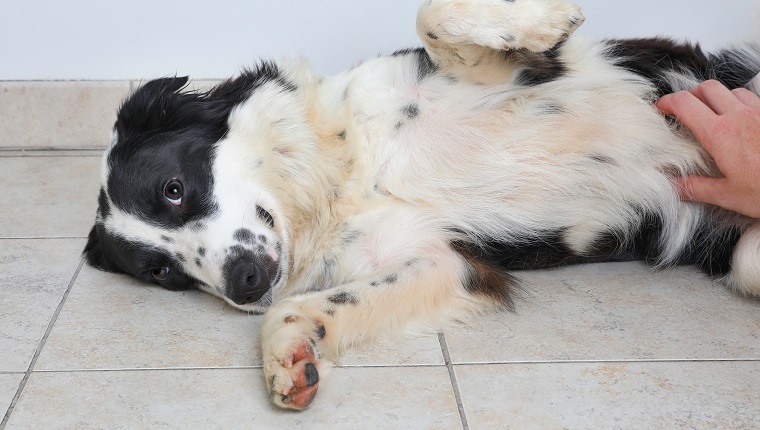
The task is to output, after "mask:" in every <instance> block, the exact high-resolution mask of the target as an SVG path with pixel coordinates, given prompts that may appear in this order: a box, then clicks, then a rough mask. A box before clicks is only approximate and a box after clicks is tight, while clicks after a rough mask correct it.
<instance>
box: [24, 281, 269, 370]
mask: <svg viewBox="0 0 760 430" xmlns="http://www.w3.org/2000/svg"><path fill="white" fill-rule="evenodd" d="M259 319H260V317H259V316H255V315H249V314H246V313H243V312H240V311H238V310H236V309H233V308H232V307H230V306H228V305H226V304H225V303H224V302H223V301H222V300H221V299H218V298H215V297H212V296H211V295H209V294H206V293H203V292H201V291H183V292H174V291H168V290H164V289H161V288H159V287H156V286H152V285H148V284H143V283H140V282H138V281H137V280H135V279H133V278H130V277H127V276H122V275H115V274H111V273H104V272H100V271H98V270H95V269H93V268H91V267H89V266H85V267H84V268H83V269H82V271H81V273H80V275H79V277H78V278H77V281H76V283H75V284H74V287H73V288H72V290H71V293H70V294H69V296H68V299H67V300H66V304H65V305H64V307H63V309H62V310H61V314H60V315H59V317H58V320H57V321H56V324H55V326H54V328H53V330H52V331H51V333H50V336H49V337H48V340H47V342H46V344H45V347H44V348H43V350H42V353H41V354H40V357H39V360H38V361H37V366H36V367H35V369H36V370H50V369H53V370H62V369H63V370H65V369H124V368H130V369H131V368H163V367H217V366H252V365H254V364H256V363H255V362H254V357H255V346H256V337H257V336H258V332H257V330H256V327H257V324H258V322H257V321H258V320H259Z"/></svg>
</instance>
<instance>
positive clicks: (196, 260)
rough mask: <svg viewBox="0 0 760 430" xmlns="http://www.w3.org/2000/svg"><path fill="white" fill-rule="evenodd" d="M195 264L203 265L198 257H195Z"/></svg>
mask: <svg viewBox="0 0 760 430" xmlns="http://www.w3.org/2000/svg"><path fill="white" fill-rule="evenodd" d="M195 265H196V266H198V267H203V263H202V262H201V259H200V258H196V259H195Z"/></svg>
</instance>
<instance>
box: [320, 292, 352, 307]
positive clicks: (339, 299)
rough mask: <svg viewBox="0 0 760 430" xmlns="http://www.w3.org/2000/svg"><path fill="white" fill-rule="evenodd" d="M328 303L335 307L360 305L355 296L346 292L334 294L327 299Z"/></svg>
mask: <svg viewBox="0 0 760 430" xmlns="http://www.w3.org/2000/svg"><path fill="white" fill-rule="evenodd" d="M327 301H328V302H330V303H332V304H335V305H353V306H356V305H358V304H359V299H358V298H357V297H356V296H355V295H353V294H351V293H348V292H345V291H343V292H340V293H336V294H333V295H332V296H330V297H328V298H327Z"/></svg>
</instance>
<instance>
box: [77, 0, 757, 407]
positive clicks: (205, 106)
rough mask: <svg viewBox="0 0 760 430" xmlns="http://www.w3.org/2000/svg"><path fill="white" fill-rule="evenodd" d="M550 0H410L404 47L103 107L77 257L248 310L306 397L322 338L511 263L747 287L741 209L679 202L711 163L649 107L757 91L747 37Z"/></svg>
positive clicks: (753, 239)
mask: <svg viewBox="0 0 760 430" xmlns="http://www.w3.org/2000/svg"><path fill="white" fill-rule="evenodd" d="M583 21H584V17H583V15H582V13H581V10H580V9H579V8H578V7H577V6H576V5H574V4H573V3H570V2H569V1H566V0H520V1H516V2H514V1H503V0H425V1H423V2H422V4H421V6H420V8H419V13H418V19H417V31H418V34H419V35H420V38H421V40H422V44H423V45H424V47H422V48H417V49H407V50H402V51H398V52H396V53H394V54H393V55H390V56H385V57H380V58H377V59H374V60H371V61H366V62H364V63H361V64H359V65H358V66H356V67H354V68H353V69H351V70H348V71H346V72H344V73H341V74H338V75H335V76H329V77H318V76H315V75H313V74H312V72H311V71H310V69H309V67H308V65H307V64H305V63H304V62H288V61H281V62H277V63H275V62H269V61H263V62H260V63H259V64H258V65H256V66H255V67H252V68H250V69H247V70H244V71H243V72H242V73H241V74H240V75H239V76H237V77H234V78H232V79H230V80H227V81H226V82H223V83H221V84H219V85H217V86H216V87H214V88H212V89H210V90H209V91H205V92H201V91H189V90H187V89H186V88H185V87H186V85H187V82H188V79H187V78H183V77H169V78H163V79H156V80H153V81H150V82H147V83H145V84H144V85H142V86H141V87H140V88H138V89H137V90H136V91H134V93H133V94H131V95H130V96H129V97H128V98H127V99H126V100H125V101H124V102H123V104H122V106H121V107H120V109H119V112H118V116H117V121H116V124H115V127H114V131H113V138H112V142H111V145H110V148H109V149H108V150H107V152H106V154H105V156H104V164H103V182H102V188H101V190H100V195H99V198H98V211H97V215H96V221H95V225H94V227H93V228H92V230H91V232H90V235H89V239H88V243H87V246H86V249H85V251H84V252H85V255H86V257H87V261H88V262H89V264H91V265H92V266H94V267H96V268H99V269H101V270H105V271H110V272H119V273H126V274H129V275H132V276H134V277H136V278H138V279H141V280H143V281H145V282H148V283H154V284H158V285H160V286H162V287H165V288H168V289H171V290H177V289H191V288H192V289H200V290H203V291H206V292H209V293H211V294H213V295H216V296H218V297H221V298H222V299H224V300H225V301H226V302H228V303H229V304H230V305H232V306H234V307H236V308H239V309H241V310H244V311H248V312H253V313H265V316H264V320H263V325H262V329H261V333H260V336H261V339H262V353H263V358H264V374H265V378H266V385H267V389H268V390H269V395H270V397H271V399H272V400H273V402H274V403H275V404H276V405H278V406H280V407H283V408H290V409H303V408H305V407H307V406H308V405H309V404H310V403H311V402H312V400H313V398H314V396H315V395H316V393H317V389H318V387H319V384H320V374H321V373H323V372H324V370H326V368H327V366H329V364H330V363H331V362H335V361H336V360H337V359H338V358H339V357H340V355H341V353H342V352H344V351H345V350H347V349H348V348H351V347H353V346H356V345H360V344H368V343H371V342H372V340H373V339H375V338H377V337H378V336H380V335H381V334H386V333H400V332H403V331H411V330H413V331H419V330H438V329H440V328H442V327H445V326H447V325H448V324H451V323H452V322H459V321H466V320H467V319H468V318H472V317H473V316H476V315H478V314H481V313H483V312H486V311H491V310H494V309H511V308H512V306H513V299H514V297H515V293H516V292H517V291H519V289H520V281H519V279H518V278H516V277H515V276H514V272H515V271H516V270H520V269H541V268H550V267H556V266H560V265H568V264H578V263H590V262H604V261H625V260H645V261H647V262H648V263H650V264H651V265H652V266H653V267H655V268H661V267H668V266H673V265H681V264H689V265H696V266H698V267H700V268H701V269H702V270H704V271H705V272H706V273H707V274H708V275H709V276H711V277H713V278H715V279H716V280H718V281H720V282H722V283H723V284H725V285H726V286H728V287H729V288H731V289H733V290H735V291H737V292H738V293H740V294H744V295H750V296H758V295H760V271H759V270H757V268H756V267H758V263H760V223H758V221H757V220H753V219H750V218H746V217H742V216H740V215H737V214H734V213H730V212H727V211H724V210H722V209H719V208H715V207H709V206H707V205H701V204H696V203H688V202H682V201H680V199H679V196H678V190H677V188H676V186H675V185H674V183H673V179H674V178H675V177H677V176H680V175H686V174H702V175H713V176H716V175H719V172H718V171H717V169H716V167H715V165H714V163H713V162H712V161H711V159H710V157H709V155H708V154H707V153H706V152H705V151H704V150H703V149H702V148H701V146H700V145H699V144H698V142H697V141H696V140H695V139H694V137H693V135H691V133H690V132H689V131H688V130H687V129H685V128H684V127H683V126H682V125H680V124H679V123H678V122H677V121H676V120H675V119H674V118H671V117H667V116H664V115H662V114H660V113H659V112H658V111H657V109H656V108H655V107H654V101H656V100H657V99H658V98H659V97H660V96H662V95H664V94H667V93H672V92H677V91H680V90H685V89H688V88H690V87H692V86H694V85H697V84H698V83H699V82H702V81H705V80H709V79H714V80H717V81H720V82H721V83H722V84H724V85H726V86H728V87H729V88H732V89H733V88H743V87H744V88H754V82H753V79H754V77H755V76H756V75H757V74H758V72H760V48H758V46H757V45H752V44H747V45H743V46H738V47H736V48H731V49H727V50H723V51H720V52H717V53H715V54H709V55H708V54H705V53H703V52H702V51H701V50H700V48H699V47H698V46H697V45H690V44H681V43H678V42H674V41H672V40H669V39H662V38H653V39H638V40H605V41H597V42H592V41H587V40H583V39H581V38H578V37H571V35H572V34H573V32H574V31H575V30H576V29H577V28H578V27H579V26H580V25H581V24H582V23H583Z"/></svg>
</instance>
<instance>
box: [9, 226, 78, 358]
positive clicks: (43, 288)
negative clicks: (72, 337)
mask: <svg viewBox="0 0 760 430" xmlns="http://www.w3.org/2000/svg"><path fill="white" fill-rule="evenodd" d="M83 246H84V240H82V239H27V240H16V239H0V371H22V372H25V371H26V370H27V369H28V368H29V364H30V363H31V360H32V358H33V357H34V353H35V350H36V349H37V346H38V345H39V343H40V340H42V337H43V336H44V335H45V331H46V330H47V327H48V324H49V323H50V319H51V318H52V316H53V314H54V313H55V311H56V309H57V308H58V305H59V304H60V302H61V299H62V298H63V295H64V293H65V292H66V289H67V288H68V285H69V282H70V281H71V278H72V277H73V276H74V273H76V269H77V266H78V264H79V262H80V258H81V257H80V252H81V250H82V247H83Z"/></svg>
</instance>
